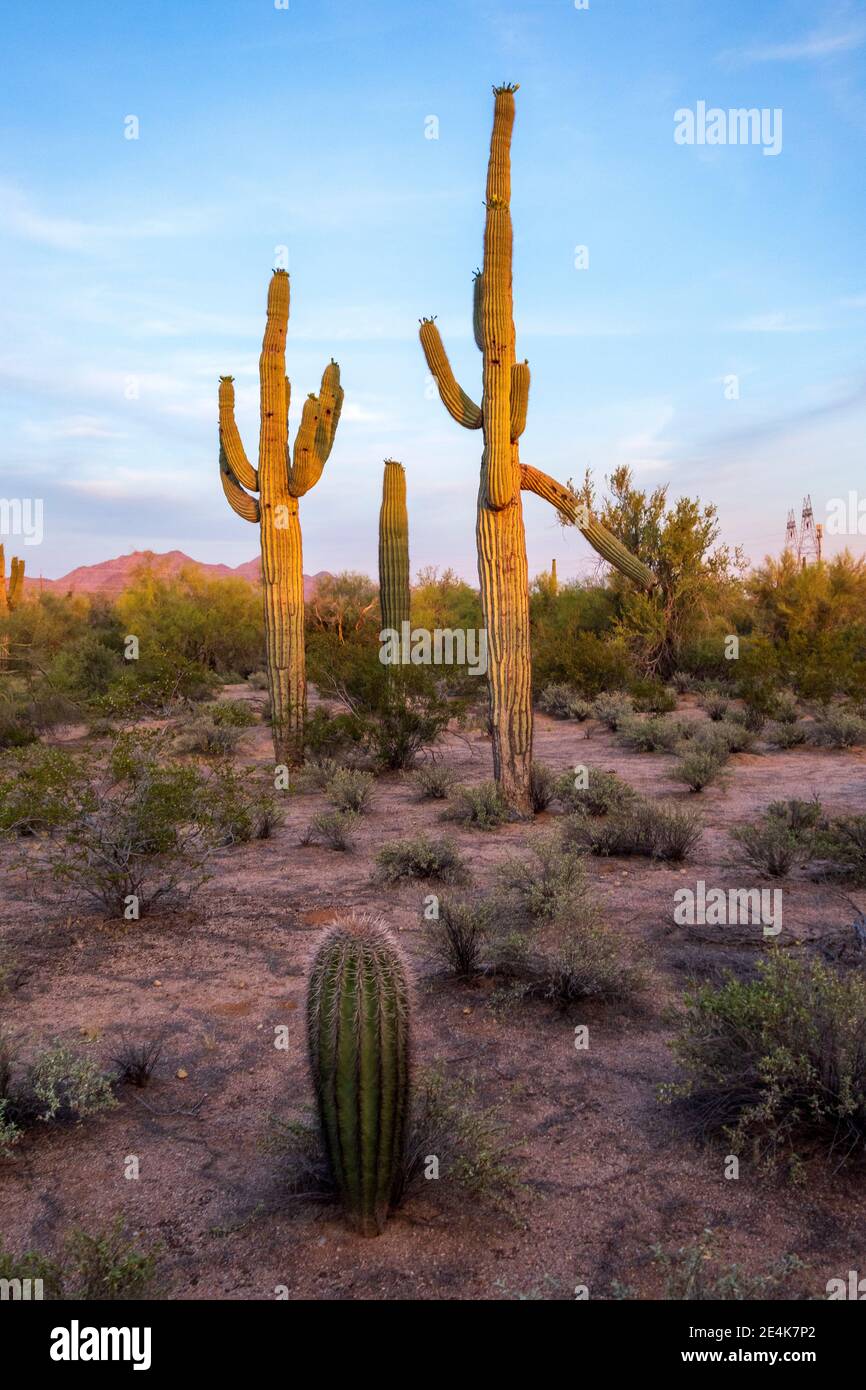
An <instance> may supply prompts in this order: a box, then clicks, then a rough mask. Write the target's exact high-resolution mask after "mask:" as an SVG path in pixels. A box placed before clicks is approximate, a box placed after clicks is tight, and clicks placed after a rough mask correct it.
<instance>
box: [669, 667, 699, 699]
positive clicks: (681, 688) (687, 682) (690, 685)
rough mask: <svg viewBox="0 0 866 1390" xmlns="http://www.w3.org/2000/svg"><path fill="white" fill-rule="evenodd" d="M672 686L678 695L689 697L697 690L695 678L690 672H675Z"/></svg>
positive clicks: (672, 677)
mask: <svg viewBox="0 0 866 1390" xmlns="http://www.w3.org/2000/svg"><path fill="white" fill-rule="evenodd" d="M671 685H672V686H673V688H674V690H675V691H676V692H677V694H678V695H688V694H689V692H690V691H692V690H694V688H695V678H694V676H693V675H691V673H690V672H689V671H674V673H673V675H672V676H671Z"/></svg>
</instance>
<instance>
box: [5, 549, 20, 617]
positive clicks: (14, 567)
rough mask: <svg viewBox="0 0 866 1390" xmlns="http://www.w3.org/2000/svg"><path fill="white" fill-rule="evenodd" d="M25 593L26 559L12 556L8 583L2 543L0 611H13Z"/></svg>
mask: <svg viewBox="0 0 866 1390" xmlns="http://www.w3.org/2000/svg"><path fill="white" fill-rule="evenodd" d="M23 594H24V561H23V560H19V559H18V557H17V556H16V555H13V556H12V563H11V565H10V573H9V584H8V586H7V584H6V552H5V550H4V548H3V546H2V545H0V613H11V612H12V611H13V610H14V609H15V608H17V607H18V605H19V603H20V602H21V598H22V596H23Z"/></svg>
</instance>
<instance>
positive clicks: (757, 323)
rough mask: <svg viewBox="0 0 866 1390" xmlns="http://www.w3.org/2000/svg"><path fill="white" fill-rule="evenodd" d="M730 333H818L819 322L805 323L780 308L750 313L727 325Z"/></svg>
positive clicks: (819, 329)
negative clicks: (761, 312) (766, 311)
mask: <svg viewBox="0 0 866 1390" xmlns="http://www.w3.org/2000/svg"><path fill="white" fill-rule="evenodd" d="M727 328H728V332H731V333H820V332H821V331H822V329H821V326H820V324H817V323H806V322H805V321H804V320H803V319H798V318H795V317H794V316H792V315H791V314H789V313H786V312H784V311H782V310H779V311H776V312H772V313H768V314H751V315H750V316H749V317H748V318H745V319H741V320H740V322H739V323H731V324H728V325H727Z"/></svg>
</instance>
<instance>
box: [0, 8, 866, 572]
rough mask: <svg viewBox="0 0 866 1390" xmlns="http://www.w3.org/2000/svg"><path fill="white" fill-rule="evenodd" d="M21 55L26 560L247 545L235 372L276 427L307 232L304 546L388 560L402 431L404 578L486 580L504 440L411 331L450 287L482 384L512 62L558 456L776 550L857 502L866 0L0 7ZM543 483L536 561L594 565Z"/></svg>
mask: <svg viewBox="0 0 866 1390" xmlns="http://www.w3.org/2000/svg"><path fill="white" fill-rule="evenodd" d="M4 49H5V54H6V61H5V64H4V82H3V85H2V90H0V439H2V454H0V457H2V481H0V491H2V494H3V496H5V497H10V498H12V497H41V498H43V499H44V509H45V527H44V540H43V542H42V544H41V545H40V546H30V547H27V546H24V547H21V546H19V547H18V548H19V549H22V553H24V555H25V557H26V559H27V564H28V572H30V573H33V574H36V573H38V572H39V571H40V570H41V571H42V572H43V573H44V574H45V575H47V576H50V577H56V576H58V575H61V574H63V573H65V572H66V571H68V570H69V569H70V568H72V567H73V566H74V565H78V564H84V563H93V562H95V561H99V560H103V559H107V558H109V557H111V556H114V555H117V554H122V553H125V552H127V551H130V550H132V549H143V548H152V549H156V550H168V549H173V548H179V549H182V550H185V551H186V552H188V553H189V554H190V555H193V556H195V557H196V558H198V559H201V560H208V561H223V562H224V563H228V564H238V563H240V562H241V561H244V560H247V559H249V558H251V557H252V556H253V555H254V554H255V553H256V550H257V537H256V535H255V533H254V531H253V530H252V528H250V527H249V526H248V525H247V523H245V522H243V521H241V520H240V519H239V518H237V517H236V516H234V514H233V513H231V512H230V511H229V509H228V507H227V505H226V503H225V501H224V499H223V496H222V491H221V489H220V487H219V483H218V475H217V447H216V387H217V378H218V376H219V375H220V373H233V374H234V375H235V377H236V380H237V391H238V414H239V422H240V425H241V429H242V433H243V435H244V438H245V440H246V444H247V450H248V452H249V453H250V454H251V455H254V454H255V451H256V448H257V433H258V383H257V359H258V352H259V347H260V343H261V334H262V328H263V323H264V302H265V295H266V290H267V283H268V278H269V274H270V270H271V267H272V265H273V264H274V263H275V257H276V256H277V254H278V253H277V251H276V248H278V247H281V246H287V247H288V257H289V269H290V271H291V276H292V315H291V320H290V324H289V343H288V354H287V362H288V373H289V376H290V377H291V379H292V383H293V388H294V401H295V407H294V409H293V417H295V418H296V415H297V411H299V409H300V404H301V402H302V401H303V398H304V396H305V394H306V393H307V392H308V391H310V390H313V389H318V384H319V379H320V376H321V372H322V369H323V367H324V365H325V364H326V362H327V361H328V359H329V357H330V356H331V355H333V356H335V357H336V358H337V359H338V361H339V362H340V365H341V369H342V375H343V383H344V386H345V388H346V406H345V409H344V414H343V420H342V422H341V425H340V429H339V432H338V436H337V442H336V444H335V447H334V451H333V453H332V455H331V458H330V461H329V463H328V465H327V468H326V470H325V474H324V476H323V478H322V480H321V482H320V483H319V484H318V486H317V487H316V488H315V490H314V491H313V492H312V493H310V494H309V495H308V496H307V497H306V498H305V499H304V501H303V503H302V524H303V531H304V546H305V555H304V567H305V569H306V571H307V572H308V573H309V572H313V571H315V570H318V569H331V570H337V569H341V568H358V569H362V570H365V571H367V572H368V573H375V566H376V552H377V535H376V526H377V515H378V506H379V493H380V486H381V472H382V469H381V463H382V459H383V458H385V457H389V456H390V457H394V458H398V459H400V460H401V461H402V462H403V463H404V464H405V466H406V469H407V474H408V484H409V506H410V524H411V544H412V564H413V569H417V568H418V567H420V566H421V565H428V564H436V565H439V566H440V567H444V566H448V565H450V566H453V567H454V568H455V569H457V570H458V571H459V572H461V573H462V574H464V575H465V576H466V577H467V578H470V579H474V577H475V558H474V512H475V495H476V490H477V481H478V465H479V450H480V441H479V437H478V435H477V434H475V433H469V432H467V431H464V430H462V429H460V428H459V427H458V426H457V425H456V424H455V423H454V422H453V421H452V420H451V418H450V417H449V416H447V415H446V413H445V411H444V408H443V407H442V406H441V404H440V402H439V400H438V397H436V396H435V395H431V392H430V389H429V382H428V379H427V371H426V366H425V364H424V360H423V356H422V354H421V350H420V346H419V344H418V340H417V324H418V319H419V317H420V316H421V315H426V314H433V313H435V314H437V315H438V318H439V324H440V327H441V329H442V331H443V336H444V338H445V341H446V345H447V347H448V349H449V351H450V354H451V357H452V362H453V364H454V367H455V370H456V371H457V374H458V376H459V378H460V379H461V381H462V384H463V385H464V387H465V388H466V390H468V391H469V393H470V394H471V395H475V396H476V397H477V395H478V393H479V390H480V357H479V354H478V352H477V349H476V348H475V346H474V342H473V340H472V336H471V322H470V307H471V306H470V301H471V276H472V271H473V270H474V268H475V267H476V265H478V264H479V261H480V256H481V235H482V219H483V207H482V198H483V191H484V176H485V170H486V160H487V148H488V143H489V132H490V120H491V112H492V100H493V98H492V94H491V85H492V84H493V83H494V82H501V81H516V82H519V83H520V91H519V93H518V96H517V103H518V105H517V122H516V127H515V136H514V145H513V196H512V213H513V217H514V223H515V266H514V275H515V306H516V310H515V317H516V324H517V348H518V354H519V355H520V356H521V357H523V356H525V357H528V358H529V361H530V366H531V369H532V392H531V398H530V410H529V422H528V425H527V430H526V433H525V435H524V437H523V442H522V455H523V458H524V460H525V461H526V462H527V463H532V464H534V465H536V466H537V467H540V468H543V469H545V470H546V471H548V472H550V473H552V474H553V475H554V476H556V477H557V478H559V479H560V480H563V481H564V480H565V479H566V478H567V477H569V476H572V477H578V476H581V475H582V473H583V471H584V469H585V468H587V467H590V468H592V469H593V470H594V472H595V474H596V477H597V479H598V480H599V481H601V480H602V479H603V477H604V475H605V473H607V472H609V471H610V469H611V468H612V467H613V466H615V465H616V464H619V463H629V464H631V465H632V467H633V468H634V470H635V473H636V475H637V477H638V479H639V480H640V482H641V483H642V484H644V485H646V486H655V485H656V484H658V483H660V482H667V483H669V485H670V490H671V495H672V496H676V495H679V494H680V493H688V494H699V495H700V496H701V497H703V498H705V499H708V500H712V501H715V502H716V503H717V504H718V506H719V509H720V516H721V521H722V526H723V534H724V537H725V539H726V540H728V541H729V542H731V543H740V544H742V545H743V546H744V548H745V551H746V554H747V555H749V556H750V557H751V559H752V560H753V561H754V562H757V561H759V560H760V559H761V557H762V556H763V555H764V554H765V553H768V552H771V553H773V552H776V551H778V549H779V548H780V545H781V540H782V537H783V535H784V525H785V518H786V514H787V510H788V508H789V507H791V506H794V507H796V508H797V513H798V516H799V507H800V503H801V500H802V497H803V495H804V493H806V492H811V494H812V500H813V504H814V506H815V514H816V518H817V519H818V520H821V519H822V516H823V515H824V514H825V512H826V507H827V503H828V501H829V500H830V499H831V498H833V497H837V496H847V493H848V491H849V489H860V493H861V495H863V489H864V469H863V460H862V441H863V439H864V437H866V355H864V327H866V267H864V256H863V247H864V240H863V213H864V198H866V194H864V180H863V169H864V167H866V148H864V146H866V83H864V77H866V3H862V0H858V2H857V3H854V2H853V0H852V2H851V3H847V2H843V3H838V4H837V3H833V0H829V3H823V4H821V5H818V6H816V5H815V4H814V3H812V2H811V0H729V3H727V4H725V5H707V4H706V0H676V3H675V2H674V0H654V2H653V3H647V0H589V8H588V9H581V10H579V9H576V8H575V3H574V0H533V2H532V3H530V2H529V0H521V2H520V3H517V0H436V3H430V0H423V2H422V0H363V3H357V0H289V8H288V9H287V10H283V9H277V8H276V7H275V5H274V2H273V0H230V2H229V0H184V2H183V3H182V4H180V3H177V0H149V2H148V3H147V4H141V3H140V2H139V0H104V2H103V0H78V3H76V4H75V5H52V6H41V5H38V6H37V5H30V6H18V7H16V8H15V9H14V10H13V9H12V7H8V8H7V10H6V13H5V15H4ZM699 101H705V102H706V103H707V105H708V106H709V107H720V108H722V109H724V110H727V109H730V108H734V107H757V108H761V109H763V108H768V109H770V110H774V109H776V108H779V109H781V111H782V113H783V116H782V132H783V140H782V149H781V152H780V153H779V154H778V155H776V156H772V155H769V156H768V155H765V154H764V153H763V150H762V148H761V147H760V146H759V145H733V144H728V145H724V146H718V145H716V146H710V145H696V144H695V145H680V144H677V143H675V141H674V130H675V118H674V113H675V112H676V111H677V110H679V109H681V108H690V109H694V108H696V105H697V103H698V102H699ZM130 115H134V116H136V117H137V118H138V121H139V123H140V129H139V138H138V139H137V140H129V139H126V138H125V136H124V130H125V124H124V123H125V118H126V117H128V116H130ZM431 116H435V117H436V118H437V120H438V139H435V140H433V139H428V138H425V130H429V129H430V124H429V121H428V118H429V117H431ZM577 246H586V247H587V248H588V251H589V267H588V269H583V270H579V269H576V267H575V248H576V247H577ZM732 375H735V376H736V377H737V379H738V389H739V397H738V398H735V399H730V398H728V397H729V396H730V395H731V394H732V389H733V388H731V386H730V385H729V386H728V387H727V390H726V385H725V380H726V378H728V377H730V376H732ZM131 382H133V383H134V385H133V387H132V390H133V391H134V390H136V389H137V392H138V395H137V398H133V399H128V398H127V397H128V396H129V394H130V383H131ZM293 423H294V418H293ZM525 511H526V519H527V533H528V546H529V560H530V572H535V571H538V570H540V569H542V568H546V567H547V566H548V565H549V562H550V559H551V557H552V556H554V555H555V556H556V557H557V561H558V566H559V571H560V575H561V576H563V577H571V576H573V575H577V574H585V573H587V572H589V571H591V570H592V568H593V567H594V559H593V556H592V554H591V552H589V550H588V548H587V547H586V544H585V542H584V541H583V540H582V539H581V537H580V536H579V534H577V533H576V532H573V531H572V532H566V533H564V534H563V533H562V532H561V531H560V528H559V526H558V525H557V522H556V519H555V516H554V514H553V513H552V512H551V511H550V510H549V509H548V508H546V506H545V505H544V504H543V503H542V502H541V501H540V500H538V499H536V498H532V497H528V498H526V502H525ZM844 543H846V540H845V539H841V540H837V539H835V538H830V539H829V541H828V545H829V549H830V550H831V551H832V550H833V549H835V548H838V547H839V546H840V545H841V544H844ZM847 543H848V544H849V545H851V546H852V548H853V549H855V550H857V551H862V550H863V549H864V548H866V537H864V536H856V535H855V536H853V537H849V538H847ZM12 548H13V549H14V548H15V547H14V545H13V547H12Z"/></svg>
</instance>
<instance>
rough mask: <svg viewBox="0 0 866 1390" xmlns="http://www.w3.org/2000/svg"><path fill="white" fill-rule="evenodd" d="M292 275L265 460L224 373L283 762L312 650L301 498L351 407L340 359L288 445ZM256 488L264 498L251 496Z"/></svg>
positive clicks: (280, 297) (278, 283)
mask: <svg viewBox="0 0 866 1390" xmlns="http://www.w3.org/2000/svg"><path fill="white" fill-rule="evenodd" d="M288 322H289V277H288V274H287V273H286V271H285V270H275V271H274V273H273V276H272V278H271V283H270V288H269V289H268V312H267V324H266V327H265V336H264V341H263V343H262V354H261V357H260V358H259V381H260V388H261V391H260V394H261V425H260V432H259V466H258V469H255V468H253V466H252V465H251V463H250V462H249V460H248V458H247V456H246V453H245V452H244V446H243V444H242V442H241V437H240V434H239V432H238V428H237V425H236V423H235V388H234V378H233V377H230V376H224V377H220V386H219V424H220V478H221V481H222V485H223V491H224V492H225V495H226V497H227V499H228V503H229V506H230V507H231V508H232V510H233V511H235V512H237V514H238V516H241V517H243V518H244V520H245V521H251V522H255V523H257V524H258V526H259V531H260V536H261V548H262V588H263V592H264V617H265V641H266V649H267V664H268V686H269V690H270V696H271V722H272V728H273V735H274V752H275V754H276V759H277V762H278V763H289V764H294V763H299V762H301V761H302V760H303V756H304V722H305V718H306V707H307V676H306V664H305V654H304V576H303V553H302V544H301V523H300V518H299V516H298V499H299V498H301V497H303V496H304V494H305V493H307V492H309V490H310V488H311V487H314V486H315V484H316V483H317V482H318V481H319V478H320V477H321V476H322V470H323V468H324V467H325V464H326V463H327V461H328V456H329V454H330V452H331V448H332V446H333V443H334V435H335V434H336V431H337V424H338V422H339V419H340V410H341V407H342V404H343V390H342V387H341V386H340V368H339V367H338V366H337V363H336V362H334V361H332V362H331V363H330V364H329V365H328V366H327V367H326V368H325V372H324V375H323V377H322V386H321V390H320V391H319V394H318V396H315V395H312V394H311V395H309V396H308V397H307V399H306V400H305V401H304V408H303V413H302V415H301V422H300V425H299V426H298V430H297V433H296V435H295V443H294V449H293V450H290V448H289V442H288V414H289V401H290V398H291V384H290V382H289V378H288V377H287V376H286V330H287V328H288ZM254 493H258V496H257V497H256V496H253V495H251V494H254Z"/></svg>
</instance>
